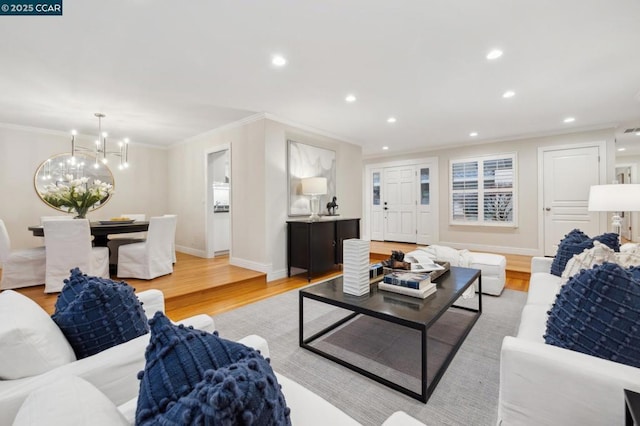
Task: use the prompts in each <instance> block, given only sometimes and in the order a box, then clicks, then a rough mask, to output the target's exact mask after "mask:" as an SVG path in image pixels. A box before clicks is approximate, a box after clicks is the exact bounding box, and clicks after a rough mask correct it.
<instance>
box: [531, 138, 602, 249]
mask: <svg viewBox="0 0 640 426" xmlns="http://www.w3.org/2000/svg"><path fill="white" fill-rule="evenodd" d="M601 176H602V170H601V166H600V148H599V147H598V146H587V147H582V148H569V149H557V150H555V149H549V150H545V151H544V154H543V181H544V182H543V203H544V204H543V206H542V207H543V209H544V212H543V214H544V254H545V256H554V255H555V254H556V251H557V249H558V243H559V242H560V240H561V239H562V238H563V237H564V236H565V235H566V234H567V233H568V232H569V231H571V230H572V229H574V228H577V229H580V230H581V231H583V232H584V233H585V234H587V235H589V236H591V237H593V236H596V235H598V234H600V220H599V216H598V213H597V212H589V211H587V205H588V202H589V188H590V186H591V185H599V184H600V183H601Z"/></svg>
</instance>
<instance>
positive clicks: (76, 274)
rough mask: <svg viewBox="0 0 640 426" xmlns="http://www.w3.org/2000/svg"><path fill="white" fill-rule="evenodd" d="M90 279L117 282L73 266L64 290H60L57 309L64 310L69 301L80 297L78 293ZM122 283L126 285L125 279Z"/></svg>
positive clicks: (66, 279) (65, 281)
mask: <svg viewBox="0 0 640 426" xmlns="http://www.w3.org/2000/svg"><path fill="white" fill-rule="evenodd" d="M90 279H93V280H97V281H99V282H103V283H114V282H115V281H112V280H110V279H108V278H102V277H93V276H89V275H87V274H84V273H82V271H81V270H80V268H73V269H72V270H71V274H70V275H69V278H65V280H64V287H62V291H60V293H59V294H58V299H57V300H56V308H55V310H56V311H61V310H64V308H65V307H66V306H67V305H68V304H69V303H71V302H72V301H74V300H75V299H76V297H78V295H79V294H80V293H81V292H82V289H83V288H84V286H85V284H86V283H87V282H88V281H89V280H90ZM121 283H122V284H125V285H126V283H125V282H124V281H121Z"/></svg>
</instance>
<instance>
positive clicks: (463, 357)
mask: <svg viewBox="0 0 640 426" xmlns="http://www.w3.org/2000/svg"><path fill="white" fill-rule="evenodd" d="M525 300H526V293H524V292H519V291H513V290H505V291H504V292H503V293H502V295H501V296H500V297H492V296H484V297H483V298H482V302H483V303H482V305H483V313H482V315H481V316H480V319H479V320H478V322H477V323H476V324H475V325H474V327H473V329H472V330H471V332H470V333H469V335H468V336H467V338H466V339H465V341H464V343H463V344H462V346H461V348H460V350H459V351H458V353H457V354H456V356H455V358H454V359H453V361H452V362H451V364H450V365H449V367H448V369H447V371H446V372H445V373H444V375H443V377H442V379H441V380H440V383H439V384H438V386H437V387H436V389H435V391H434V392H433V394H432V395H431V398H430V399H429V401H428V402H427V404H423V403H421V402H419V401H417V400H415V399H413V398H410V397H408V396H405V395H403V394H401V393H399V392H396V391H394V390H391V389H390V388H388V387H386V386H383V385H381V384H378V383H376V382H374V381H373V380H370V379H368V378H366V377H364V376H361V375H359V374H357V373H355V372H352V371H351V370H348V369H346V368H344V367H342V366H340V365H338V364H335V363H333V362H332V361H329V360H327V359H325V358H322V357H320V356H318V355H316V354H314V353H311V352H309V351H307V350H305V349H302V348H300V347H299V346H298V291H297V290H293V291H290V292H287V293H284V294H282V295H279V296H275V297H271V298H269V299H266V300H263V301H261V302H257V303H254V304H251V305H247V306H245V307H242V308H239V309H236V310H233V311H230V312H226V313H224V314H221V315H217V316H215V317H214V320H215V323H216V329H217V330H218V331H219V332H220V335H221V336H222V337H225V338H228V339H233V340H236V339H239V338H241V337H244V336H246V335H249V334H258V335H260V336H262V337H264V338H265V339H267V341H268V342H269V349H270V352H271V364H272V366H273V368H274V370H276V371H278V372H279V373H281V374H282V375H284V376H287V377H289V378H291V379H293V380H295V381H296V382H298V383H300V384H301V385H303V386H305V387H307V388H308V389H310V390H311V391H313V392H315V393H317V394H318V395H320V396H321V397H323V398H325V399H326V400H328V401H329V402H331V403H332V404H333V405H335V406H336V407H338V408H340V409H341V410H342V411H344V412H345V413H347V414H348V415H349V416H351V417H353V418H354V419H355V420H357V421H358V422H360V423H362V424H363V425H380V424H382V422H384V420H385V419H386V418H387V417H389V416H390V415H391V414H392V413H393V412H394V411H397V410H403V411H406V412H407V413H408V414H410V415H412V416H413V417H415V418H417V419H419V420H420V421H422V422H423V423H425V424H427V425H495V424H496V421H497V406H498V387H499V380H500V376H499V370H500V361H499V360H500V346H501V344H502V339H503V338H504V336H512V335H514V334H515V333H516V331H517V327H518V323H519V318H520V313H521V311H522V307H523V306H524V302H525ZM344 314H345V311H343V310H341V309H337V308H333V307H330V306H328V305H324V304H321V303H318V302H315V301H306V299H305V321H307V323H306V324H307V325H306V326H305V335H311V334H312V333H314V332H315V331H318V330H321V329H322V328H324V327H326V326H328V325H329V324H331V323H333V322H334V321H336V320H337V319H338V318H341V317H343V316H344ZM410 375H411V374H408V375H407V376H410Z"/></svg>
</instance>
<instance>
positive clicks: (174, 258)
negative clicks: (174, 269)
mask: <svg viewBox="0 0 640 426" xmlns="http://www.w3.org/2000/svg"><path fill="white" fill-rule="evenodd" d="M163 216H168V217H173V218H175V219H176V227H177V226H178V215H175V214H165V215H163ZM171 260H172V262H173V264H174V265H175V263H176V262H177V261H178V259H177V258H176V239H175V238H174V239H173V242H172V243H171Z"/></svg>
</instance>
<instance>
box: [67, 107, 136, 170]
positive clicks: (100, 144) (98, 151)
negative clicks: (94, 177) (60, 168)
mask: <svg viewBox="0 0 640 426" xmlns="http://www.w3.org/2000/svg"><path fill="white" fill-rule="evenodd" d="M94 115H95V116H96V117H98V139H96V142H95V147H94V148H85V147H83V146H79V145H78V144H77V143H76V136H77V134H78V132H76V131H75V130H72V131H71V162H72V163H73V162H75V156H76V152H91V153H93V154H94V155H95V163H94V165H93V167H94V168H96V169H97V168H99V167H100V163H99V162H98V161H100V162H102V164H107V162H108V160H107V155H113V156H115V157H120V165H119V166H118V168H119V169H120V170H122V169H126V168H127V167H129V139H128V138H124V139H123V140H121V141H119V142H118V148H119V149H118V150H117V151H115V150H114V151H109V150H108V149H107V136H108V134H107V132H103V131H102V119H103V118H104V117H106V115H104V114H103V113H101V112H96V113H95V114H94Z"/></svg>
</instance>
